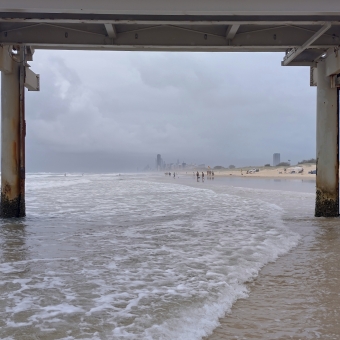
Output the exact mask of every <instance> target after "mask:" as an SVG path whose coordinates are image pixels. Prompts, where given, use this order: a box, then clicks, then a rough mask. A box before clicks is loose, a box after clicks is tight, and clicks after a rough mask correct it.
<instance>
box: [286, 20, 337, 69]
mask: <svg viewBox="0 0 340 340" xmlns="http://www.w3.org/2000/svg"><path fill="white" fill-rule="evenodd" d="M331 26H332V25H331V24H330V23H327V24H325V25H324V26H322V27H321V28H320V29H319V30H318V31H317V32H315V33H314V34H313V35H312V36H311V37H310V38H309V39H308V40H307V41H306V42H305V43H304V44H303V45H302V46H300V47H298V48H292V49H291V50H290V51H289V52H288V53H287V54H286V55H285V57H284V58H283V61H282V63H281V65H282V66H288V65H289V64H290V62H292V61H293V60H294V59H295V58H296V57H297V56H298V55H300V54H301V53H302V52H303V51H304V50H305V49H307V48H308V47H309V46H310V45H311V44H313V42H315V41H316V40H317V39H319V38H320V37H321V36H322V35H323V34H324V33H326V32H327V31H328V30H329V29H330V27H331Z"/></svg>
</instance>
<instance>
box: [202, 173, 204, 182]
mask: <svg viewBox="0 0 340 340" xmlns="http://www.w3.org/2000/svg"><path fill="white" fill-rule="evenodd" d="M202 182H204V172H203V171H202Z"/></svg>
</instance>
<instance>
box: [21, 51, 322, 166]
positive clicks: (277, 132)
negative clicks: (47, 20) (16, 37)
mask: <svg viewBox="0 0 340 340" xmlns="http://www.w3.org/2000/svg"><path fill="white" fill-rule="evenodd" d="M281 59H282V55H281V54H264V53H257V54H256V53H252V54H251V53H243V54H242V53H149V52H148V53H147V52H82V51H79V52H74V51H65V52H59V51H36V53H35V55H34V61H33V62H32V63H31V65H32V70H34V71H35V72H37V73H40V75H41V92H36V93H35V92H29V93H27V96H26V100H27V106H26V116H27V163H28V164H27V165H28V170H30V171H83V172H85V171H123V170H132V171H135V170H136V169H137V168H139V169H141V168H143V167H144V166H145V165H147V164H150V166H153V165H154V160H155V157H156V154H157V153H160V154H162V157H163V158H164V159H165V161H166V162H176V161H177V159H179V160H180V161H184V162H187V163H191V162H195V163H205V164H209V165H212V166H214V165H224V166H228V165H229V164H235V165H237V166H245V165H263V164H264V163H271V162H272V154H273V153H274V152H280V153H281V159H282V160H288V159H291V160H292V161H293V162H297V161H298V160H301V159H303V158H309V157H314V155H315V111H316V109H315V102H316V99H315V88H310V87H309V69H308V68H300V67H281V66H280V61H281Z"/></svg>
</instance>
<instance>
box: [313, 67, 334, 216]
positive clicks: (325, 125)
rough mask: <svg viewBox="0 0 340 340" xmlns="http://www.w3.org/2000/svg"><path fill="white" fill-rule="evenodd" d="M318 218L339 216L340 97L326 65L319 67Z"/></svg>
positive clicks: (317, 129)
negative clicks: (332, 83)
mask: <svg viewBox="0 0 340 340" xmlns="http://www.w3.org/2000/svg"><path fill="white" fill-rule="evenodd" d="M317 74H318V77H317V79H318V80H317V82H318V83H317V119H316V159H317V163H316V169H317V174H316V201H315V216H316V217H321V216H323V217H335V216H338V215H339V96H338V90H337V89H336V88H331V82H330V78H329V77H327V76H326V65H325V62H324V61H321V62H319V63H318V65H317Z"/></svg>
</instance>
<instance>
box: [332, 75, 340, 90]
mask: <svg viewBox="0 0 340 340" xmlns="http://www.w3.org/2000/svg"><path fill="white" fill-rule="evenodd" d="M330 78H331V88H332V89H335V88H340V73H339V74H334V75H332V76H330Z"/></svg>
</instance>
